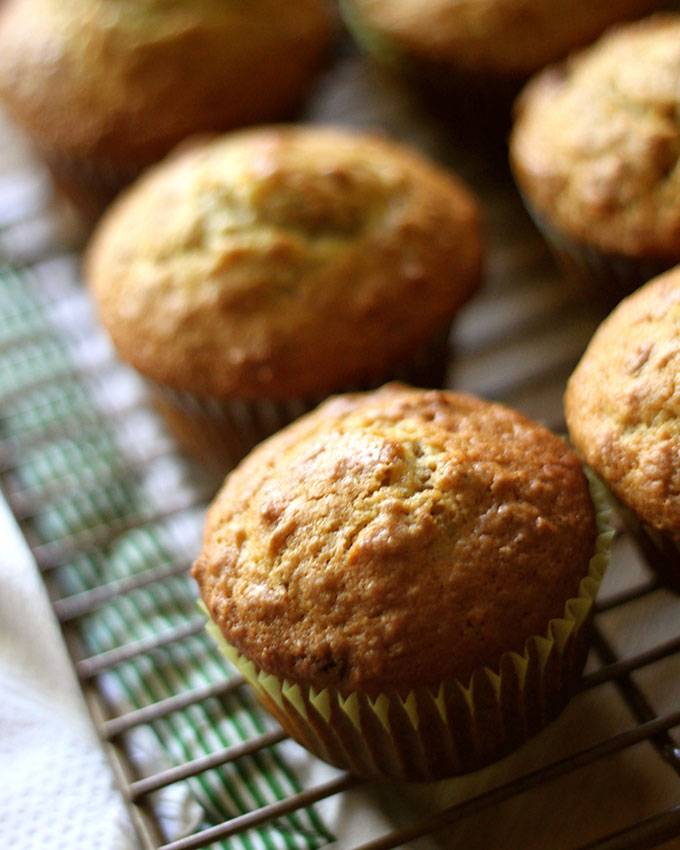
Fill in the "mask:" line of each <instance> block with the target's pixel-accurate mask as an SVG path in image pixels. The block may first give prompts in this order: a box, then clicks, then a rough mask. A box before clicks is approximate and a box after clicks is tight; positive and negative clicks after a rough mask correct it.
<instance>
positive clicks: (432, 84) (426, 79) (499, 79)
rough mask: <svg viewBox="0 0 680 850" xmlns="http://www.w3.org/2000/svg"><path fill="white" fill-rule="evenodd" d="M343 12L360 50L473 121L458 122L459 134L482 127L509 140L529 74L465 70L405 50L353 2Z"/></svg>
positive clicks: (344, 0)
mask: <svg viewBox="0 0 680 850" xmlns="http://www.w3.org/2000/svg"><path fill="white" fill-rule="evenodd" d="M340 13H341V16H342V18H343V20H344V22H345V24H346V26H347V29H348V30H349V31H350V33H351V34H352V36H353V38H354V40H355V41H356V43H357V44H358V45H359V47H360V48H361V50H362V51H363V52H364V53H366V54H367V55H368V56H369V57H371V58H372V59H374V60H375V62H376V63H377V64H378V65H379V66H380V67H382V68H384V69H385V70H386V71H387V72H388V73H390V75H391V76H392V77H394V78H396V79H399V80H401V81H403V82H405V83H406V84H407V85H409V86H413V87H415V88H416V89H417V90H418V92H419V94H422V95H424V96H425V98H426V100H427V103H428V106H430V107H432V108H434V109H435V110H436V111H437V112H439V113H444V114H452V115H458V116H465V117H469V118H470V122H471V123H466V124H464V125H460V124H458V123H457V124H456V132H457V133H460V132H463V133H468V132H471V131H473V130H474V129H475V128H477V129H483V130H488V131H490V132H492V133H498V132H502V133H503V137H502V138H504V136H505V131H506V130H507V129H508V128H509V124H510V115H511V107H512V103H513V100H514V98H515V97H516V95H517V94H518V93H519V90H520V89H521V87H522V85H523V84H524V82H525V81H526V78H527V76H528V74H526V75H519V74H504V73H502V72H494V71H492V70H489V71H485V70H484V69H482V68H479V69H466V68H463V67H456V66H455V64H454V63H452V62H445V61H443V60H442V61H437V60H435V59H431V58H429V57H427V56H425V55H421V54H418V53H416V52H415V51H413V50H406V49H404V48H403V47H402V46H401V45H399V44H398V43H396V41H395V40H394V39H392V38H390V37H389V35H387V34H385V33H384V32H382V31H381V30H380V29H378V28H377V27H375V26H374V25H372V24H371V22H370V21H368V20H366V18H365V16H364V15H362V14H361V12H360V11H359V10H358V9H357V8H356V6H355V5H354V3H353V2H352V0H340ZM502 138H501V139H498V140H497V141H499V142H501V141H502ZM487 141H494V139H493V138H491V139H487Z"/></svg>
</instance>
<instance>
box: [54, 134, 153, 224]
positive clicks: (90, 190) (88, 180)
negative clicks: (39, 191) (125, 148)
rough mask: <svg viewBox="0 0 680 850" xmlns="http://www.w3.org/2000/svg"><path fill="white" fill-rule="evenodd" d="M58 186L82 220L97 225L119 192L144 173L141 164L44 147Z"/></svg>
mask: <svg viewBox="0 0 680 850" xmlns="http://www.w3.org/2000/svg"><path fill="white" fill-rule="evenodd" d="M40 154H41V156H42V158H43V160H44V162H45V164H46V165H47V168H48V169H49V172H50V174H51V176H52V180H53V182H54V184H55V186H56V187H57V189H58V190H59V191H60V192H61V193H62V195H64V196H65V197H66V198H67V200H68V201H70V203H71V204H72V206H73V207H74V208H75V209H76V211H77V212H78V213H79V215H80V217H81V219H82V221H83V223H84V224H85V225H88V226H90V227H92V226H94V224H95V223H96V222H97V220H98V219H99V217H100V216H101V214H102V213H103V212H104V210H105V209H106V208H107V207H108V205H109V204H110V203H111V201H113V199H114V198H115V197H116V195H118V194H119V192H121V190H122V189H124V188H125V187H126V186H128V185H129V184H130V183H132V182H133V181H134V180H135V179H136V178H137V177H138V176H139V174H140V173H141V170H142V169H141V167H140V166H138V165H132V164H130V165H128V166H123V165H121V164H120V163H115V162H109V161H101V160H96V161H95V160H92V159H87V158H85V157H82V158H80V157H75V156H68V155H66V154H62V153H58V152H55V151H52V150H45V149H41V150H40Z"/></svg>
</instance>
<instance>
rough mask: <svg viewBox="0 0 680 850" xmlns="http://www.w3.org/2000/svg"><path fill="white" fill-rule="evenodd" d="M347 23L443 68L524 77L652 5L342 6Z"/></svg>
mask: <svg viewBox="0 0 680 850" xmlns="http://www.w3.org/2000/svg"><path fill="white" fill-rule="evenodd" d="M343 2H344V3H345V5H346V6H347V7H348V8H349V10H350V17H352V18H356V20H357V23H358V25H359V26H360V27H361V28H362V29H363V30H365V31H366V34H367V38H370V36H369V35H368V34H369V33H371V32H374V33H376V34H377V35H378V36H379V37H380V39H381V43H382V44H383V47H384V48H386V49H389V47H390V46H391V47H392V48H393V49H394V48H397V49H398V50H399V51H401V52H403V53H405V54H407V55H410V56H411V57H415V58H418V57H420V58H422V59H425V60H427V61H429V62H434V63H436V64H438V65H439V66H441V67H442V68H444V67H446V66H449V67H450V68H452V69H456V70H464V71H472V72H478V73H482V74H497V75H499V76H507V77H513V78H518V79H519V78H522V77H526V76H528V75H529V74H531V73H533V72H534V71H536V70H538V69H539V68H542V67H543V66H544V65H547V64H548V63H549V62H553V61H555V60H557V59H561V58H562V57H563V56H565V55H566V54H567V53H568V52H569V51H570V50H573V49H574V48H576V47H579V46H581V45H584V44H588V43H589V42H591V41H593V39H595V38H597V36H598V35H600V34H601V33H602V31H603V30H605V29H606V28H607V27H608V26H611V25H612V24H614V23H617V22H619V21H623V20H626V19H627V18H631V17H635V16H639V15H643V14H645V13H646V12H651V11H652V10H654V9H656V8H658V7H659V5H660V4H659V2H658V0H617V2H616V3H612V2H610V0H549V2H546V0H467V2H453V0H343Z"/></svg>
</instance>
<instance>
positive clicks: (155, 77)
mask: <svg viewBox="0 0 680 850" xmlns="http://www.w3.org/2000/svg"><path fill="white" fill-rule="evenodd" d="M330 32H331V17H330V13H329V7H328V4H327V2H326V0H296V2H295V3H289V2H286V0H249V2H247V3H215V2H212V0H171V2H168V0H6V2H4V3H3V4H0V100H2V101H3V102H4V104H5V105H6V106H7V108H8V110H9V112H10V113H11V115H12V116H13V117H14V118H15V120H16V122H17V123H18V124H19V125H20V126H22V127H23V128H24V129H25V130H26V131H27V133H28V135H29V136H30V137H31V138H32V139H33V141H34V142H35V144H36V146H37V147H38V149H39V151H40V152H41V153H42V155H43V157H44V158H45V160H46V161H47V163H48V165H49V166H50V168H51V170H52V172H53V174H54V175H55V177H56V179H57V182H58V183H59V185H61V186H62V187H63V188H65V189H66V190H67V191H68V192H69V194H70V196H71V197H72V199H74V200H75V201H76V202H77V203H78V204H79V207H80V208H81V210H83V211H85V212H86V213H88V214H89V215H95V214H97V213H99V212H100V211H101V209H102V208H103V206H104V205H105V204H106V203H107V202H108V201H109V200H110V198H111V197H112V196H113V194H115V193H116V192H117V191H118V190H119V189H120V188H121V186H123V185H124V184H125V183H127V182H130V180H131V179H132V178H133V177H134V176H136V175H137V174H138V173H139V171H140V170H141V169H142V168H143V167H144V166H146V165H148V164H149V163H151V162H154V161H156V160H158V159H160V158H161V157H162V156H164V155H165V154H166V153H167V152H168V151H169V150H170V149H171V148H173V147H174V146H175V145H176V144H177V143H178V142H179V141H180V140H181V139H183V138H184V137H185V136H187V135H189V134H191V133H194V132H202V131H216V132H217V131H225V130H230V129H232V128H235V127H239V126H242V125H245V124H253V123H256V122H261V121H269V120H275V119H278V118H281V117H287V116H289V114H290V112H291V110H292V109H293V108H294V107H295V106H296V105H297V104H298V103H299V101H300V100H301V98H302V97H303V95H304V94H305V92H306V91H307V89H308V88H309V86H310V83H311V80H312V79H313V77H314V75H315V74H316V72H317V70H318V67H319V65H320V62H321V60H322V57H323V55H324V53H325V50H326V47H327V44H328V41H329V35H330Z"/></svg>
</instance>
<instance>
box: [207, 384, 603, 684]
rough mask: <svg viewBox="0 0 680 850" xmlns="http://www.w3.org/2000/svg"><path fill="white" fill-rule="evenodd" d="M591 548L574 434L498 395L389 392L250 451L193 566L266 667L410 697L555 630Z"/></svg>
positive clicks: (290, 676)
mask: <svg viewBox="0 0 680 850" xmlns="http://www.w3.org/2000/svg"><path fill="white" fill-rule="evenodd" d="M594 540H595V519H594V511H593V505H592V501H591V498H590V495H589V492H588V486H587V483H586V480H585V477H584V475H583V472H582V470H581V467H580V465H579V462H578V460H577V458H576V455H575V454H574V452H573V451H571V450H570V449H569V448H568V447H567V446H566V444H565V443H564V442H563V441H562V440H561V439H559V438H558V437H556V436H555V435H553V434H551V433H550V432H549V431H547V430H545V429H544V428H541V427H540V426H538V425H536V424H535V423H532V422H530V421H529V420H527V419H525V418H524V417H523V416H521V415H520V414H518V413H515V412H514V411H512V410H510V409H508V408H505V407H503V406H501V405H497V404H489V403H486V402H483V401H481V400H479V399H475V398H473V397H471V396H465V395H461V394H455V393H447V392H436V391H423V390H412V389H408V388H406V387H404V386H403V385H398V384H390V385H387V386H386V387H385V388H383V389H382V390H379V391H377V392H375V393H371V394H366V395H349V396H339V397H337V398H335V399H333V400H331V401H329V402H326V403H325V404H324V405H322V406H321V407H320V408H319V409H318V410H317V411H316V412H314V413H312V414H310V415H308V416H306V417H304V418H303V419H301V420H299V421H298V422H297V423H295V424H293V425H292V426H289V427H288V428H287V429H285V430H284V431H282V432H280V433H279V434H278V435H276V436H274V437H273V438H271V439H270V440H268V441H267V442H265V443H264V444H262V445H261V446H260V447H259V448H257V449H256V450H255V451H254V452H252V453H251V455H250V456H249V457H248V458H247V459H246V460H245V461H243V462H242V464H241V465H240V466H239V467H238V468H237V470H236V471H235V472H233V473H232V474H231V476H230V477H229V478H228V479H227V481H226V483H225V485H224V487H223V489H222V490H221V492H220V493H219V494H218V496H217V498H216V500H215V502H214V503H213V505H212V507H211V509H210V512H209V514H208V520H207V525H206V532H205V541H204V547H203V551H202V552H201V555H200V556H199V558H198V560H197V561H196V563H195V565H194V568H193V575H194V577H195V578H196V579H197V581H198V583H199V586H200V590H201V595H202V597H203V599H204V601H205V603H206V605H207V606H208V608H209V610H210V613H211V615H212V617H213V619H214V620H215V622H216V623H217V624H218V626H219V627H220V629H221V630H222V632H223V634H224V636H225V638H226V640H227V641H228V642H229V643H231V644H233V645H235V646H236V647H237V648H238V649H239V650H240V651H241V652H242V653H244V654H245V656H246V657H247V658H249V659H251V660H252V661H254V662H255V664H256V665H257V666H258V667H259V668H261V669H262V670H264V671H266V672H269V673H273V674H275V675H276V676H278V677H279V678H282V679H287V680H288V681H291V682H297V683H300V684H305V685H309V686H312V687H315V688H319V687H326V686H333V687H336V688H339V689H340V690H341V691H342V692H343V693H347V692H349V691H351V690H353V689H356V688H360V689H362V690H364V691H368V692H369V693H372V694H374V695H375V694H376V693H377V692H379V691H382V690H385V689H390V688H397V690H399V692H400V693H402V694H405V693H406V692H408V690H409V689H410V688H412V687H417V686H419V685H432V686H436V685H437V684H438V683H439V681H440V680H441V679H443V678H450V677H453V678H458V679H460V680H462V681H466V679H467V677H469V676H470V674H471V672H472V671H473V670H474V669H476V668H477V667H479V666H480V665H489V666H491V667H492V668H493V667H497V665H498V662H499V659H500V656H501V654H502V653H503V652H504V651H505V650H520V651H521V650H522V649H523V647H524V643H525V641H526V640H527V638H529V637H530V636H532V635H542V634H545V632H546V629H547V625H548V622H549V621H550V619H551V618H553V617H558V616H562V615H563V613H564V605H565V602H566V600H567V599H569V598H571V597H574V596H575V595H576V594H577V589H578V586H579V582H580V580H581V578H583V577H584V576H585V575H586V574H587V572H588V563H589V559H590V557H591V555H592V554H593V551H594Z"/></svg>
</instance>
